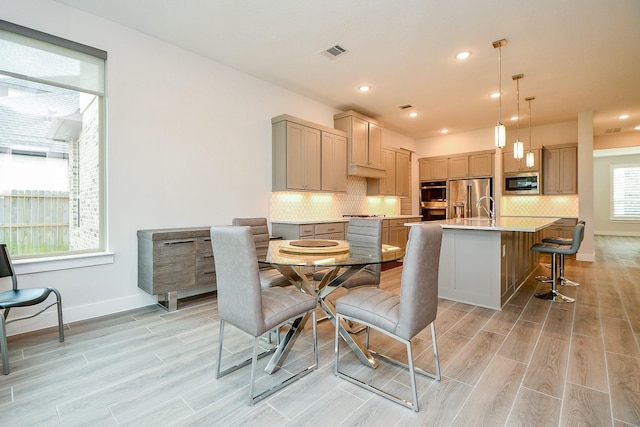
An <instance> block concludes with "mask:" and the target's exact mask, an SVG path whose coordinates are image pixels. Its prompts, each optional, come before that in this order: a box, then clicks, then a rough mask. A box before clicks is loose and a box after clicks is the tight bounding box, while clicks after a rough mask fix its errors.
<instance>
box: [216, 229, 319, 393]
mask: <svg viewBox="0 0 640 427" xmlns="http://www.w3.org/2000/svg"><path fill="white" fill-rule="evenodd" d="M211 246H212V248H213V255H214V259H215V265H216V275H217V293H218V297H217V298H218V313H219V315H220V337H219V343H218V365H217V368H216V378H220V377H223V376H225V375H227V374H228V373H230V372H233V371H235V370H237V369H239V368H241V367H243V366H246V365H248V364H249V363H251V380H250V386H249V403H250V404H254V403H255V402H257V401H260V400H262V399H264V398H265V397H267V396H269V395H271V394H273V393H275V392H276V391H278V390H280V389H281V388H282V387H284V386H286V385H287V384H289V383H291V382H293V381H295V380H297V379H299V378H301V377H302V376H304V375H306V374H308V373H310V372H311V371H313V370H315V369H316V368H317V366H318V345H317V330H316V318H315V309H316V302H317V301H316V297H315V296H312V295H308V294H305V293H303V292H301V291H299V290H298V289H297V288H296V287H294V286H287V287H271V288H263V287H262V286H261V285H260V277H259V269H258V260H257V256H256V247H255V244H254V241H253V237H252V234H251V229H250V227H240V226H221V227H215V226H214V227H211ZM306 314H311V315H312V317H313V322H312V325H313V326H312V328H313V359H314V361H313V364H312V365H311V366H309V367H307V368H304V369H302V370H301V371H300V372H298V373H296V374H294V375H293V376H291V377H289V378H287V379H285V380H284V381H283V382H281V383H279V384H276V385H274V386H272V387H271V388H269V389H267V390H265V391H263V392H261V393H258V394H255V393H254V388H255V377H256V375H255V371H256V365H257V360H258V358H259V357H262V356H266V355H267V354H270V353H272V352H273V351H274V350H276V349H275V348H274V349H271V350H269V351H266V352H263V353H262V354H260V356H259V355H258V346H259V345H258V339H259V338H260V337H261V336H262V335H264V334H266V333H267V332H268V331H271V330H274V329H277V328H280V327H281V326H284V325H285V324H287V323H288V322H289V321H290V320H292V319H297V318H301V317H303V316H304V315H306ZM227 323H230V324H232V325H233V326H235V327H236V328H238V329H240V330H242V331H244V332H246V333H247V334H249V335H251V336H253V337H254V341H253V356H252V357H251V358H250V359H248V360H245V361H242V362H240V363H238V364H236V365H235V366H232V367H230V368H227V369H225V370H222V366H221V363H222V351H223V340H224V327H225V324H227ZM303 326H304V322H301V323H300V322H293V323H292V324H291V325H290V326H289V327H292V328H294V327H303ZM300 342H301V343H304V342H305V341H300Z"/></svg>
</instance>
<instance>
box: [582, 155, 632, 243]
mask: <svg viewBox="0 0 640 427" xmlns="http://www.w3.org/2000/svg"><path fill="white" fill-rule="evenodd" d="M628 164H640V154H634V155H622V156H608V157H595V158H594V159H593V178H594V179H593V196H594V199H595V200H596V203H595V211H594V216H595V234H608V235H618V236H640V224H639V223H638V222H628V221H626V222H622V221H611V220H610V218H611V208H610V207H611V166H612V165H628Z"/></svg>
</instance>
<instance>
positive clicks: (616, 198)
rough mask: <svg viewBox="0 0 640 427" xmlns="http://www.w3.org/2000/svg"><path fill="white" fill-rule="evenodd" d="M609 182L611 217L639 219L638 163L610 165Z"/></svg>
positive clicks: (639, 180) (639, 171) (639, 178)
mask: <svg viewBox="0 0 640 427" xmlns="http://www.w3.org/2000/svg"><path fill="white" fill-rule="evenodd" d="M611 183H612V189H611V194H612V196H611V219H613V220H640V165H637V164H636V165H612V166H611Z"/></svg>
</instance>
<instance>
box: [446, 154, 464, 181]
mask: <svg viewBox="0 0 640 427" xmlns="http://www.w3.org/2000/svg"><path fill="white" fill-rule="evenodd" d="M468 177H469V156H467V155H464V156H456V157H450V158H449V179H459V178H468Z"/></svg>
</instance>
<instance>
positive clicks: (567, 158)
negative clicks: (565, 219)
mask: <svg viewBox="0 0 640 427" xmlns="http://www.w3.org/2000/svg"><path fill="white" fill-rule="evenodd" d="M542 161H543V163H544V164H543V166H542V173H543V180H542V183H543V188H544V194H547V195H548V194H577V193H578V147H577V145H575V144H571V145H562V146H551V147H543V150H542Z"/></svg>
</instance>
